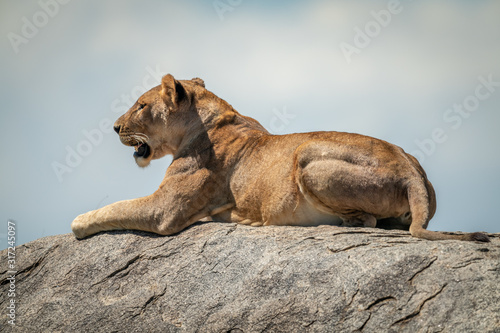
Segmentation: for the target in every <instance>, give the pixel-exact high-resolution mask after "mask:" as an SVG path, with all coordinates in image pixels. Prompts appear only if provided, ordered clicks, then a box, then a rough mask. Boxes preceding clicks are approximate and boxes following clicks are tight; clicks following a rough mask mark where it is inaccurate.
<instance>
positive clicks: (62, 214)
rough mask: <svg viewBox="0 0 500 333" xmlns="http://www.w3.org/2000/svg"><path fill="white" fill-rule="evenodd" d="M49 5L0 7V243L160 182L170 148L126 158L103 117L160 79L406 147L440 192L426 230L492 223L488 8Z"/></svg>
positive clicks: (50, 230)
mask: <svg viewBox="0 0 500 333" xmlns="http://www.w3.org/2000/svg"><path fill="white" fill-rule="evenodd" d="M55 3H57V4H59V2H55V0H42V1H41V2H37V1H22V2H20V1H5V0H3V1H1V2H0V27H1V30H0V31H1V35H2V38H1V39H0V40H1V41H0V64H1V67H0V70H1V76H0V86H1V89H0V94H1V101H2V112H1V113H0V126H1V131H0V138H1V142H3V145H4V153H3V157H2V163H1V165H0V168H1V169H0V171H1V172H0V177H1V178H0V184H1V194H0V221H2V223H0V248H4V247H5V246H6V239H5V233H6V231H7V220H8V219H14V220H16V221H17V226H18V231H17V241H18V244H21V243H25V242H28V241H31V240H34V239H37V238H40V237H43V236H48V235H55V234H61V233H67V232H70V231H71V230H70V223H71V221H72V220H73V218H74V217H75V216H77V215H78V214H81V213H84V212H86V211H88V210H92V209H96V208H99V207H102V206H104V205H107V204H110V203H112V202H115V201H118V200H122V199H130V198H135V197H139V196H144V195H148V194H150V193H152V192H153V191H154V190H155V189H156V188H157V187H158V185H159V184H160V182H161V180H162V178H163V175H164V172H165V170H166V168H167V167H168V165H169V163H170V161H171V159H170V157H168V158H164V159H162V160H158V161H154V162H153V163H152V164H151V166H150V167H148V168H146V169H140V168H138V167H137V166H136V164H135V162H134V160H133V158H132V153H133V150H132V149H131V148H130V147H125V146H123V145H122V144H121V143H120V141H119V140H118V137H117V135H116V134H115V133H111V131H110V124H111V123H112V122H114V120H115V119H116V118H118V117H119V116H120V114H121V112H122V111H123V110H125V109H126V108H127V107H128V103H129V99H133V98H132V97H130V96H133V95H137V94H139V93H140V92H141V91H143V90H145V89H149V88H151V87H153V86H155V85H157V84H159V77H160V76H161V75H162V74H165V73H172V74H173V75H174V76H175V77H177V78H179V79H189V78H192V77H201V78H203V79H204V80H205V83H206V86H207V88H208V89H209V90H211V91H213V92H214V93H216V94H217V95H218V96H220V97H221V98H224V99H225V100H227V101H228V102H229V103H230V104H232V105H233V106H234V107H235V108H236V109H237V110H238V111H240V112H241V113H243V114H245V115H248V116H251V117H254V118H256V119H257V120H259V121H260V122H261V123H262V124H263V125H264V126H265V127H267V128H269V129H270V130H271V131H273V132H275V133H277V134H281V133H289V132H305V131H313V130H337V131H349V132H357V133H362V134H366V135H371V136H375V137H378V138H381V139H384V140H387V141H390V142H392V143H395V144H397V145H399V146H401V147H403V148H404V149H405V150H406V151H408V152H414V153H415V155H418V157H419V158H420V160H421V162H422V164H423V166H424V168H425V169H426V171H427V173H428V176H429V179H430V180H431V181H432V182H433V184H434V187H435V188H436V192H437V200H438V211H437V214H436V216H435V217H434V219H433V220H432V221H431V223H430V227H429V229H432V230H447V231H456V230H462V231H477V230H484V231H488V232H500V222H499V221H498V218H497V216H496V210H497V206H498V205H497V202H498V200H499V198H500V175H499V173H498V170H499V169H500V157H499V156H498V147H497V145H498V144H499V142H500V140H499V139H500V134H499V133H500V132H499V131H498V129H497V127H498V124H499V120H500V113H499V109H500V86H498V85H497V86H495V82H500V62H499V61H498V59H500V20H498V13H500V2H498V1H493V0H492V1H474V2H472V1H454V2H451V1H413V2H411V1H409V2H403V1H402V2H401V3H400V4H399V6H396V7H390V6H391V5H390V3H391V1H326V0H325V1H277V2H272V4H271V1H248V0H246V1H245V0H242V1H239V2H238V1H236V0H233V1H229V0H220V1H214V2H212V1H189V0H186V1H175V2H174V1H159V0H158V1H118V0H114V1H74V0H73V1H69V2H68V3H67V4H59V5H58V7H56V6H55V5H54V4H55ZM230 3H233V4H235V5H234V6H232V5H226V7H224V6H222V5H221V4H230ZM43 4H46V5H43ZM214 4H215V6H214ZM216 6H218V8H219V12H218V11H217V9H216V8H215V7H216ZM227 6H229V7H227ZM388 6H389V7H388ZM390 10H392V12H391V11H390ZM387 13H390V16H387ZM377 18H378V21H377ZM31 24H33V26H30V25H31ZM37 25H38V26H37ZM366 29H368V36H361V35H360V34H359V31H360V30H361V31H364V33H366ZM370 35H371V37H370ZM23 38H25V39H23ZM367 39H368V40H367ZM364 44H367V45H364ZM346 45H349V46H346ZM354 47H356V49H357V50H356V52H354V51H353V48H354ZM342 49H344V50H346V49H347V50H350V51H351V52H352V54H351V56H350V57H349V59H347V58H346V56H345V54H344V52H343V51H342ZM16 51H17V52H16ZM348 60H350V61H348ZM488 78H489V80H490V81H493V83H492V84H489V85H487V86H485V85H484V81H485V80H486V81H487V80H488ZM477 94H479V95H477ZM476 96H478V97H476ZM454 104H457V105H458V108H460V107H461V108H462V109H463V110H465V111H460V112H458V111H455V110H456V109H453V108H454ZM467 108H468V109H470V110H472V111H470V112H469V111H467V110H466V109H467ZM284 112H286V113H287V114H289V115H290V117H289V118H283V117H281V118H280V117H279V115H280V114H283V113H284ZM89 133H90V134H89ZM433 133H434V139H433V140H434V143H433V144H431V143H430V141H429V140H431V139H432V137H433ZM88 135H91V138H90V139H89V138H88V137H87V136H88ZM92 135H93V136H92ZM424 143H425V144H424ZM419 144H420V146H419ZM423 144H424V145H423ZM422 145H423V146H422ZM433 146H434V147H433ZM422 147H423V148H422ZM68 151H76V152H77V153H78V151H80V153H82V154H84V155H85V156H80V158H78V157H75V156H72V157H71V158H70V157H68V154H69V155H71V154H70V153H68ZM80 155H81V154H80ZM68 161H69V164H71V166H70V165H68ZM54 165H59V166H61V165H65V166H66V168H65V169H64V170H66V171H68V170H71V172H63V173H61V172H59V176H58V174H57V172H55V171H54Z"/></svg>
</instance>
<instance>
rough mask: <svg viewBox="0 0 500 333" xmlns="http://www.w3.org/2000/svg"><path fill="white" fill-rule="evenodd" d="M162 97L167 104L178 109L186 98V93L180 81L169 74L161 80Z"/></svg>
mask: <svg viewBox="0 0 500 333" xmlns="http://www.w3.org/2000/svg"><path fill="white" fill-rule="evenodd" d="M161 95H162V96H163V99H164V100H165V102H166V103H167V104H170V105H171V106H174V107H177V104H178V103H180V102H181V101H182V100H183V99H184V97H185V96H186V91H185V90H184V87H183V86H182V84H181V83H180V82H179V81H177V80H176V79H174V77H173V76H172V75H171V74H167V75H165V76H164V77H163V78H162V79H161Z"/></svg>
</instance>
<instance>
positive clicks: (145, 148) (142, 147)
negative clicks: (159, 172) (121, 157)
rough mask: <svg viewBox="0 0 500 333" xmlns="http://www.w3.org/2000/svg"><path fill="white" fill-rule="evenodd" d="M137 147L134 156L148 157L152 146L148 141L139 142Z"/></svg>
mask: <svg viewBox="0 0 500 333" xmlns="http://www.w3.org/2000/svg"><path fill="white" fill-rule="evenodd" d="M134 148H135V153H134V157H142V158H148V157H149V155H150V154H151V148H149V145H148V144H147V143H139V144H138V145H137V146H135V147H134Z"/></svg>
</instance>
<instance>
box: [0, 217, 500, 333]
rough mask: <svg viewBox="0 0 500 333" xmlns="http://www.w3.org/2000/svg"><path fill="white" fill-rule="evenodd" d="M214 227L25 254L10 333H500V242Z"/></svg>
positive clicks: (64, 244)
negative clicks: (13, 321)
mask: <svg viewBox="0 0 500 333" xmlns="http://www.w3.org/2000/svg"><path fill="white" fill-rule="evenodd" d="M491 236H492V243H473V242H460V241H437V242H431V241H425V240H419V239H415V238H412V237H410V236H409V234H408V233H407V232H404V231H394V230H393V231H387V230H380V229H360V228H340V227H333V226H320V227H261V228H253V227H246V226H240V225H238V226H237V225H235V224H223V223H201V224H196V225H194V226H192V227H191V228H189V229H187V230H185V231H183V232H181V233H180V234H178V235H175V236H172V237H160V236H156V235H153V234H148V233H142V232H129V231H119V232H116V231H115V232H108V233H102V234H98V235H95V236H93V237H91V238H88V239H85V240H81V241H78V240H76V239H75V238H74V237H73V235H71V234H66V235H59V236H52V237H46V238H42V239H39V240H36V241H33V242H30V243H28V244H25V245H21V246H18V247H17V249H16V270H17V275H16V277H15V278H16V280H15V288H16V297H15V300H16V325H15V326H12V325H9V324H8V323H7V320H6V315H7V310H6V309H7V306H8V304H9V303H8V302H9V298H8V297H7V293H8V290H9V287H10V282H9V280H7V277H8V272H7V267H6V266H7V265H6V261H7V260H6V257H7V251H6V250H4V251H2V252H1V258H3V259H2V264H1V266H0V286H1V289H0V291H1V296H0V297H1V298H0V303H1V306H0V307H1V309H2V310H1V311H3V314H2V316H1V318H2V320H1V322H0V325H1V326H2V327H1V328H0V331H2V332H11V331H12V332H14V331H15V332H264V331H265V332H356V331H365V332H500V237H499V236H500V235H498V234H496V235H491Z"/></svg>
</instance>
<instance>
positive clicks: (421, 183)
mask: <svg viewBox="0 0 500 333" xmlns="http://www.w3.org/2000/svg"><path fill="white" fill-rule="evenodd" d="M408 202H409V204H410V211H411V215H412V222H411V225H410V233H411V235H412V236H413V237H417V238H423V239H428V240H446V239H456V240H464V241H479V242H489V241H490V239H489V238H488V236H487V235H486V234H483V233H480V232H474V233H467V234H463V235H451V234H445V233H442V232H437V231H430V230H427V229H426V228H427V224H428V223H429V221H430V219H431V218H432V217H433V216H434V212H435V211H436V194H435V192H434V188H433V187H432V185H431V183H430V182H429V181H428V180H427V179H425V177H424V178H423V179H422V178H421V179H419V180H418V181H417V180H415V181H413V182H411V183H410V184H409V185H408Z"/></svg>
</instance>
